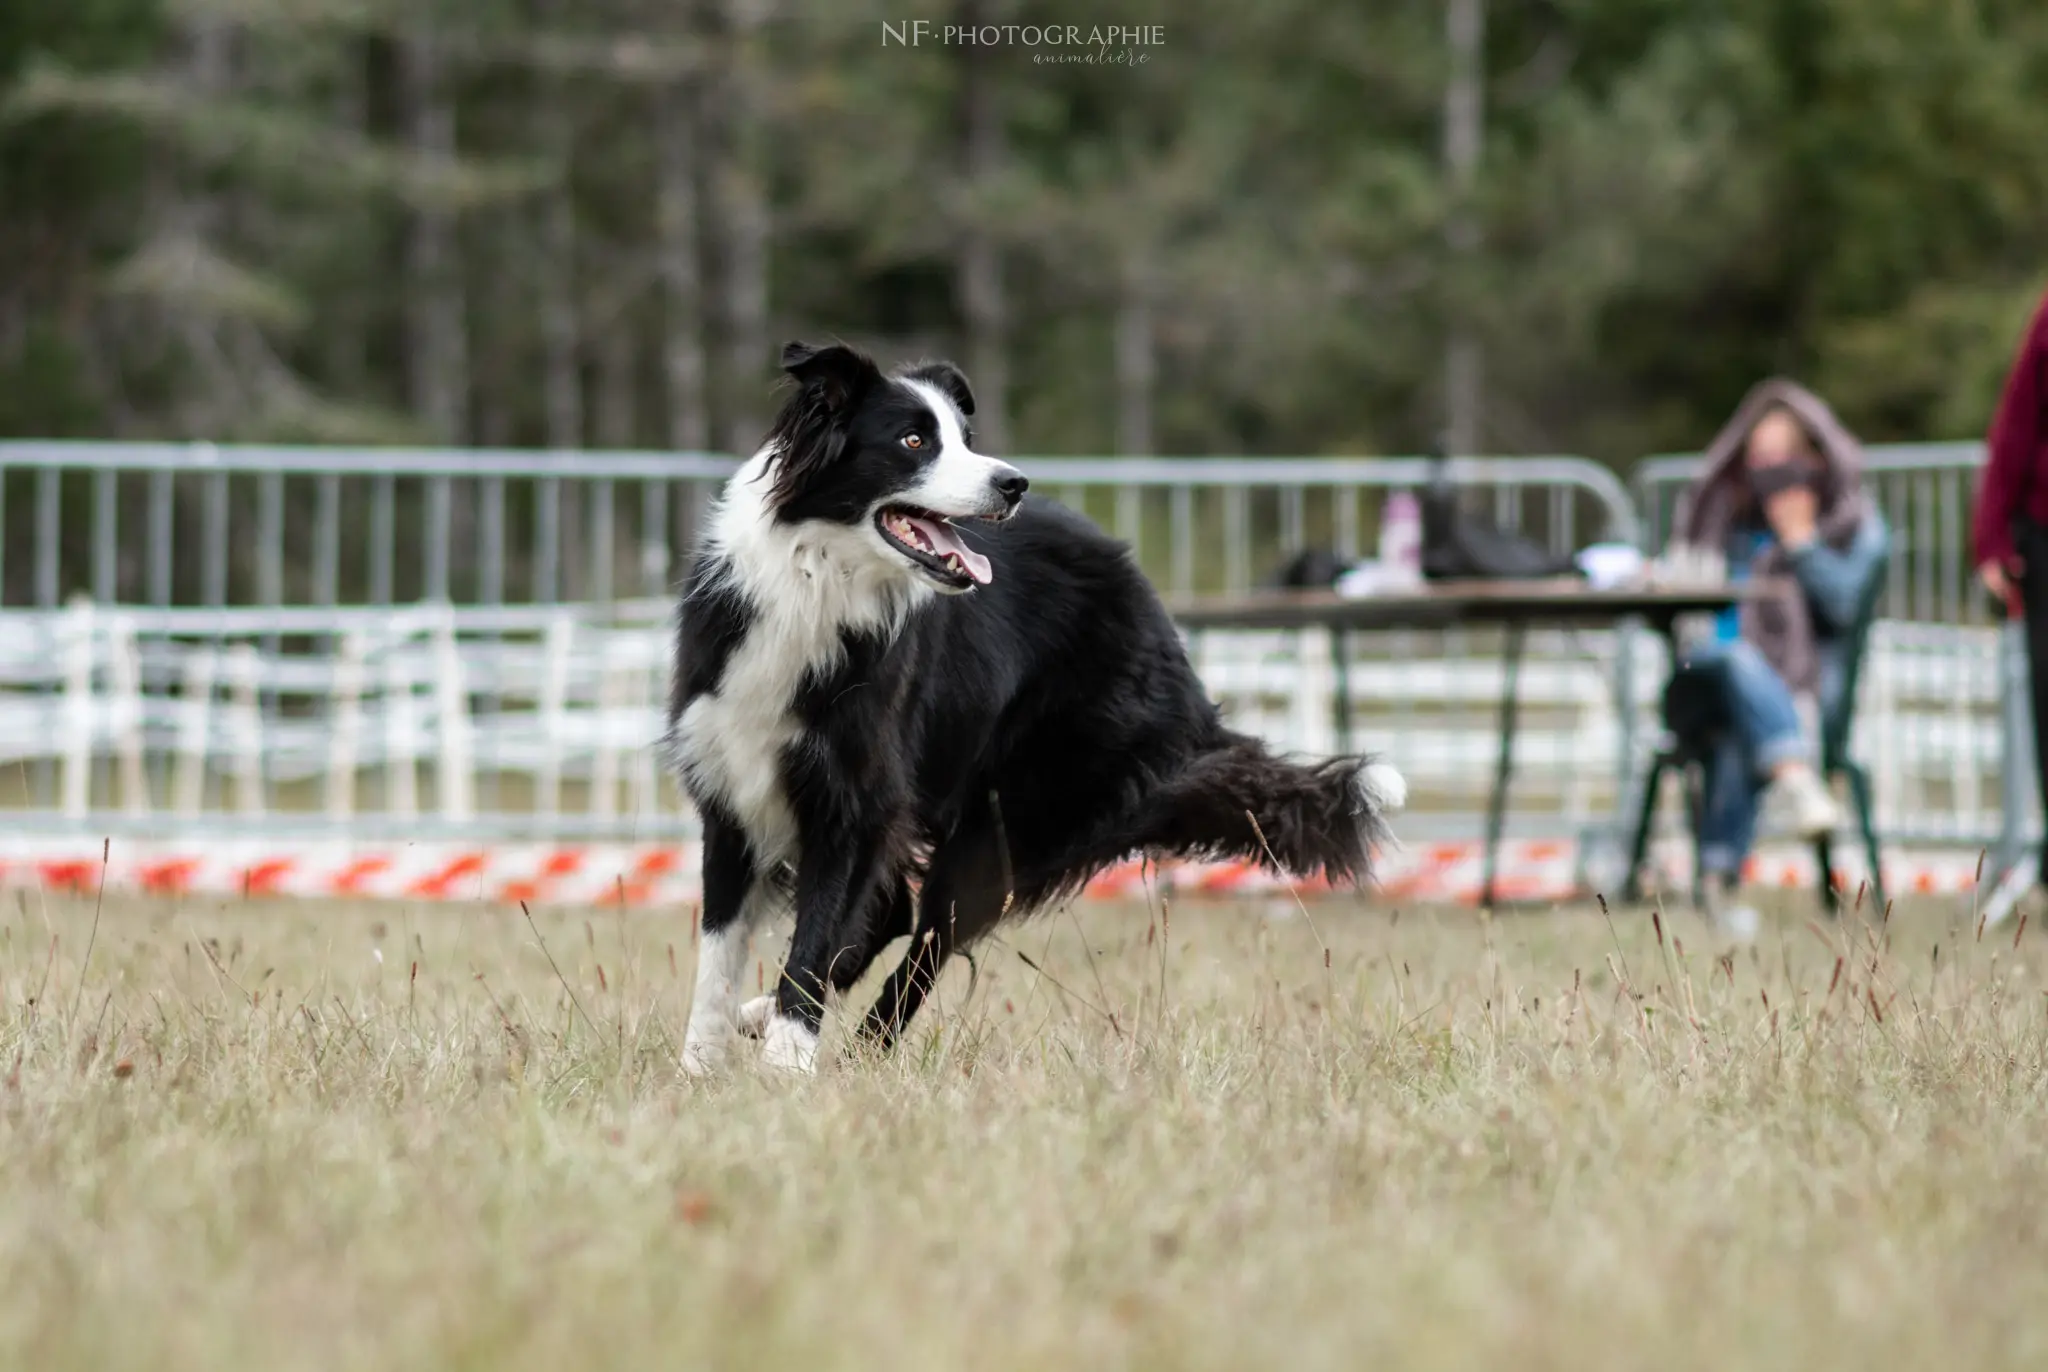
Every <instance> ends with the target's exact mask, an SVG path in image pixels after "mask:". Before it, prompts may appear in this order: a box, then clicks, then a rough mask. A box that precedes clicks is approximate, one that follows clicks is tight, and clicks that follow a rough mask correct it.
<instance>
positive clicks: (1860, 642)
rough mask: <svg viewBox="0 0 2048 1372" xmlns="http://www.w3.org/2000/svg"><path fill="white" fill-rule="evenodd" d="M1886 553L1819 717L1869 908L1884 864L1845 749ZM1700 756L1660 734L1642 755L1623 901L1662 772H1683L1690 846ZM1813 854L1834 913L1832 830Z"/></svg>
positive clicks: (1699, 889) (1866, 792)
mask: <svg viewBox="0 0 2048 1372" xmlns="http://www.w3.org/2000/svg"><path fill="white" fill-rule="evenodd" d="M1889 560H1890V559H1889V555H1887V557H1885V558H1883V559H1880V560H1879V561H1878V563H1877V564H1876V565H1875V566H1874V567H1873V568H1872V569H1871V573H1870V581H1869V584H1868V585H1867V586H1866V587H1865V588H1864V592H1863V597H1862V600H1861V602H1860V603H1859V604H1858V605H1857V607H1856V618H1855V619H1854V621H1853V622H1852V623H1851V625H1850V629H1849V633H1848V635H1847V643H1848V652H1847V654H1846V655H1845V665H1844V669H1843V670H1844V680H1843V682H1842V695H1841V703H1840V705H1839V706H1838V708H1837V709H1836V710H1835V711H1834V713H1833V714H1832V715H1829V716H1823V718H1822V719H1821V722H1820V765H1821V775H1822V776H1824V777H1826V778H1827V779H1829V780H1831V781H1832V780H1833V779H1834V778H1835V777H1838V776H1839V777H1842V778H1843V779H1845V780H1846V781H1847V782H1848V785H1849V800H1850V803H1851V804H1852V805H1853V806H1854V807H1855V817H1856V823H1857V826H1858V827H1859V828H1860V829H1861V830H1862V833H1863V852H1864V857H1865V860H1866V861H1867V863H1868V864H1869V867H1870V890H1869V897H1870V902H1871V905H1872V908H1874V909H1878V910H1882V909H1883V908H1884V903H1885V896H1884V868H1883V865H1882V862H1881V860H1880V854H1879V850H1878V843H1877V822H1876V816H1875V814H1874V812H1873V807H1872V803H1871V792H1870V773H1869V772H1867V771H1866V770H1864V768H1863V765H1862V764H1861V763H1859V762H1857V761H1856V760H1855V759H1854V758H1852V757H1850V756H1849V735H1850V733H1851V731H1852V730H1853V728H1854V725H1855V722H1856V691H1857V685H1858V682H1859V681H1860V680H1861V678H1862V675H1863V659H1864V656H1865V654H1866V652H1867V650H1868V649H1869V646H1870V626H1871V625H1872V624H1873V623H1875V622H1876V619H1877V606H1878V602H1879V600H1881V599H1882V598H1883V596H1884V583H1885V569H1886V566H1887V564H1888V563H1889ZM1707 764H1708V758H1707V756H1706V755H1705V754H1703V753H1701V752H1699V751H1697V750H1694V749H1689V748H1687V747H1686V746H1685V745H1684V744H1682V743H1680V742H1679V741H1678V740H1677V739H1676V738H1675V737H1671V736H1669V735H1667V736H1666V738H1665V740H1664V742H1663V743H1662V744H1661V745H1660V746H1659V748H1658V750H1657V754H1656V756H1655V757H1654V758H1652V759H1651V761H1650V770H1649V774H1648V775H1647V776H1646V777H1645V778H1644V779H1643V792H1642V803H1641V806H1640V809H1639V810H1638V812H1637V816H1636V828H1635V838H1634V840H1633V841H1632V842H1631V843H1630V845H1629V864H1628V881H1627V884H1626V886H1625V888H1624V897H1625V898H1626V899H1627V900H1629V901H1631V902H1634V901H1639V900H1641V899H1642V870H1643V858H1644V855H1645V854H1646V853H1647V852H1648V851H1649V846H1650V831H1651V828H1652V827H1653V826H1654V824H1655V822H1656V818H1657V795H1658V783H1659V782H1661V781H1662V780H1663V777H1664V774H1665V772H1667V771H1672V770H1676V771H1678V772H1679V774H1680V775H1681V776H1683V777H1684V778H1685V807H1686V823H1687V828H1688V829H1689V830H1690V831H1691V833H1692V836H1693V843H1694V844H1695V846H1697V844H1698V843H1699V836H1700V828H1701V824H1702V821H1703V819H1704V816H1705V813H1706V805H1705V778H1706V768H1707ZM1813 856H1814V862H1815V865H1816V866H1817V867H1818V868H1819V871H1820V887H1821V889H1820V896H1821V903H1822V904H1823V905H1824V906H1825V907H1826V909H1827V911H1828V913H1829V914H1830V915H1834V914H1837V913H1839V912H1840V910H1841V903H1842V893H1841V892H1840V891H1838V890H1837V889H1836V888H1835V877H1834V873H1835V862H1834V836H1833V835H1832V834H1823V835H1821V836H1820V837H1819V838H1817V839H1815V840H1814V844H1813ZM1704 897H1705V891H1704V889H1703V886H1702V879H1701V877H1700V874H1699V871H1698V867H1697V865H1695V867H1694V875H1693V888H1692V898H1693V903H1694V904H1695V905H1699V904H1703V903H1704Z"/></svg>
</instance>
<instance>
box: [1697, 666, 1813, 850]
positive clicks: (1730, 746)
mask: <svg viewBox="0 0 2048 1372" xmlns="http://www.w3.org/2000/svg"><path fill="white" fill-rule="evenodd" d="M1686 663H1687V665H1688V666H1689V667H1692V668H1694V669H1695V670H1697V669H1701V668H1706V669H1711V670H1714V671H1716V672H1717V673H1718V675H1719V676H1720V678H1721V685H1722V690H1723V692H1724V699H1725V700H1726V702H1727V705H1728V714H1729V718H1730V721H1731V723H1730V727H1729V728H1728V729H1727V730H1726V732H1724V733H1723V734H1722V735H1721V736H1720V737H1719V738H1717V739H1714V740H1712V747H1711V749H1710V750H1709V754H1708V757H1709V760H1708V764H1707V794H1706V812H1705V814H1703V815H1702V816H1701V822H1700V853H1699V863H1700V870H1701V871H1703V872H1705V873H1706V874H1708V875H1710V876H1720V877H1726V878H1729V879H1730V880H1732V879H1734V878H1735V877H1736V876H1737V875H1738V874H1739V873H1740V872H1741V870H1742V861H1743V859H1744V858H1746V857H1748V856H1749V849H1750V845H1751V844H1752V843H1754V842H1755V841H1756V820H1757V812H1758V810H1759V809H1760V805H1761V801H1762V799H1763V793H1764V787H1765V786H1767V785H1768V784H1769V783H1770V779H1771V773H1772V771H1774V770H1775V769H1776V768H1779V767H1782V766H1784V765H1785V764H1786V763H1788V762H1808V761H1811V759H1812V749H1811V748H1810V747H1809V745H1808V744H1807V741H1806V737H1805V735H1804V734H1803V733H1801V731H1800V724H1799V711H1798V709H1797V707H1796V706H1795V705H1794V704H1793V701H1792V688H1791V687H1789V686H1787V685H1786V684H1785V682H1784V679H1783V678H1781V677H1780V676H1779V675H1778V674H1777V672H1776V671H1775V670H1773V669H1772V667H1771V664H1770V663H1768V662H1766V661H1764V658H1763V655H1762V654H1761V653H1759V652H1757V650H1756V649H1755V648H1754V647H1752V646H1750V645H1749V644H1748V643H1745V642H1741V641H1739V640H1738V641H1736V642H1733V643H1729V642H1723V641H1715V642H1710V643H1703V644H1701V645H1699V646H1698V647H1697V648H1695V649H1693V650H1692V651H1691V652H1690V653H1689V654H1688V655H1687V658H1686ZM1688 741H1690V742H1698V741H1700V740H1688Z"/></svg>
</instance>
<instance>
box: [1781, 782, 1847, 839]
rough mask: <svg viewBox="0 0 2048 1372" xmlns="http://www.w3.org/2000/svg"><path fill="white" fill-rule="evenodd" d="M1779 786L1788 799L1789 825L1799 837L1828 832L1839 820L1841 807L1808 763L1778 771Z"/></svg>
mask: <svg viewBox="0 0 2048 1372" xmlns="http://www.w3.org/2000/svg"><path fill="white" fill-rule="evenodd" d="M1777 784H1778V788H1779V790H1780V791H1782V792H1783V793H1784V796H1785V799H1786V800H1787V801H1788V802H1789V805H1788V809H1789V810H1790V812H1791V816H1792V829H1793V832H1795V833H1797V834H1798V835H1799V836H1800V837H1801V838H1819V837H1820V836H1821V835H1822V834H1831V833H1833V832H1834V831H1835V826H1836V825H1838V824H1840V823H1841V822H1842V811H1841V808H1840V807H1839V806H1837V805H1836V804H1835V798H1834V796H1833V795H1831V794H1830V793H1829V792H1828V788H1827V783H1826V782H1824V781H1822V780H1821V779H1820V774H1819V773H1818V772H1815V771H1814V770H1813V768H1811V767H1807V766H1803V765H1802V766H1798V767H1789V768H1787V769H1786V770H1785V771H1783V772H1781V773H1779V774H1778V781H1777Z"/></svg>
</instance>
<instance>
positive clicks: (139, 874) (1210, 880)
mask: <svg viewBox="0 0 2048 1372" xmlns="http://www.w3.org/2000/svg"><path fill="white" fill-rule="evenodd" d="M1843 847H1844V848H1846V847H1847V845H1844V846H1843ZM1857 856H1858V854H1857V853H1854V852H1844V851H1843V849H1842V848H1838V850H1837V857H1838V861H1840V862H1841V864H1842V865H1841V867H1840V868H1839V869H1838V871H1837V874H1836V879H1837V882H1838V884H1839V885H1841V886H1842V887H1843V888H1844V889H1847V890H1853V889H1854V888H1855V886H1856V885H1857V883H1858V882H1859V881H1861V880H1862V869H1861V864H1860V863H1859V862H1857V861H1856V858H1857ZM699 857H700V847H699V845H698V844H697V843H696V842H695V841H684V842H679V843H670V844H652V843H640V844H632V843H588V844H534V843H505V844H460V843H440V842H436V843H402V844H373V843H361V842H349V841H346V840H319V839H314V840H307V841H304V842H299V843H288V842H278V841H257V840H248V841H242V840H234V839H214V840H198V839H160V840H135V841H126V840H116V841H115V842H114V843H113V844H112V845H111V848H110V849H109V850H108V852H107V856H106V861H105V880H106V886H107V889H108V890H110V891H131V892H141V893H153V894H158V895H172V896H176V895H213V896H242V897H301V898H327V899H348V900H399V901H428V900H435V901H439V900H448V901H484V902H499V903H504V904H512V903H515V902H517V901H522V900H523V901H527V902H529V903H532V904H536V905H538V904H551V905H612V904H624V905H631V906H659V905H677V904H684V903H688V902H690V901H694V900H696V899H697V898H698V895H699V892H700V887H699V883H698V861H699ZM1656 858H1657V862H1656V866H1657V868H1658V869H1659V870H1660V871H1661V872H1662V873H1663V874H1664V877H1665V880H1666V883H1667V889H1671V890H1683V889H1684V883H1685V882H1686V880H1687V878H1688V874H1689V870H1690V857H1689V854H1688V853H1687V852H1686V851H1685V849H1684V846H1683V845H1673V846H1672V847H1670V848H1667V849H1662V850H1660V851H1659V852H1658V853H1657V855H1656ZM101 865H102V864H101V840H99V839H97V838H77V839H39V838H29V839H0V885H16V886H40V887H43V888H46V889H52V890H68V891H79V892H93V891H97V890H98V889H99V888H100V881H101ZM1484 866H1485V854H1484V852H1483V850H1482V847H1481V845H1480V844H1478V843H1476V842H1464V843H1423V844H1414V845H1410V846H1407V847H1403V848H1399V849H1395V850H1393V851H1390V852H1387V853H1385V854H1383V855H1382V856H1381V859H1380V865H1379V873H1378V875H1379V883H1378V890H1377V892H1376V893H1375V894H1376V898H1377V899H1378V900H1380V901H1382V902H1388V903H1398V902H1413V903H1417V904H1457V903H1465V904H1470V903H1473V902H1476V901H1477V900H1478V897H1479V890H1480V883H1481V882H1482V880H1483V879H1484ZM1976 871H1977V855H1976V854H1975V853H1974V852H1967V851H1960V850H1957V851H1940V850H1935V851H1921V852H1898V853H1887V854H1886V862H1885V881H1886V887H1887V889H1888V891H1889V892H1890V893H1892V894H1893V895H1908V894H1920V895H1939V894H1960V893H1965V892H1968V891H1969V890H1970V889H1971V887H1972V886H1973V885H1974V883H1975V880H1976ZM1746 875H1747V877H1748V879H1749V880H1750V881H1751V882H1753V883H1759V884H1763V885H1768V886H1783V887H1808V886H1811V885H1813V884H1814V880H1815V874H1814V867H1813V857H1812V854H1811V852H1810V851H1808V850H1804V849H1799V848H1769V849H1765V850H1764V851H1763V852H1761V853H1759V854H1758V855H1757V856H1755V857H1753V858H1752V859H1751V860H1750V864H1749V868H1748V870H1747V873H1746ZM1496 885H1497V887H1498V890H1499V893H1500V896H1501V898H1502V899H1503V900H1508V901H1516V902H1526V901H1545V900H1570V899H1574V898H1578V897H1582V896H1584V895H1586V894H1587V892H1585V891H1583V890H1582V889H1581V888H1580V885H1579V864H1578V845H1577V844H1576V843H1574V842H1571V841H1569V840H1510V841H1508V842H1505V843H1503V844H1502V845H1501V853H1500V870H1499V875H1498V878H1497V882H1496ZM1290 886H1291V887H1292V889H1294V890H1297V891H1300V892H1303V893H1308V892H1311V891H1314V890H1316V889H1317V887H1318V883H1313V882H1295V883H1290V882H1288V881H1285V880H1283V879H1281V878H1279V877H1275V876H1273V875H1272V874H1270V873H1268V872H1265V871H1262V870H1260V869H1259V868H1257V867H1254V866H1252V865H1250V864H1248V863H1235V862H1217V863H1173V864H1161V865H1153V866H1147V865H1142V864H1139V863H1135V862H1132V863H1126V864H1124V865H1122V866H1119V867H1116V868H1113V869H1111V870H1110V871H1107V872H1105V873H1103V874H1102V875H1101V876H1099V877H1097V878H1096V879H1095V880H1094V881H1092V882H1090V883H1089V885H1088V890H1087V894H1088V895H1089V896H1092V897H1098V898H1108V899H1142V898H1143V897H1144V896H1145V895H1146V893H1147V892H1148V891H1161V892H1167V893H1171V894H1173V895H1176V896H1225V897H1228V896H1239V895H1253V894H1262V893H1277V892H1282V891H1285V890H1287V889H1289V888H1290Z"/></svg>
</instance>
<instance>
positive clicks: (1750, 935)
mask: <svg viewBox="0 0 2048 1372" xmlns="http://www.w3.org/2000/svg"><path fill="white" fill-rule="evenodd" d="M1728 894H1729V893H1728V887H1727V885H1726V884H1725V882H1724V881H1723V880H1722V879H1721V878H1719V877H1708V878H1707V880H1706V883H1705V887H1704V895H1705V897H1706V907H1707V909H1706V914H1707V922H1708V923H1710V924H1712V925H1713V926H1714V932H1715V933H1717V934H1719V935H1720V936H1721V937H1722V938H1724V939H1727V940H1728V941H1729V942H1730V943H1732V944H1735V945H1737V946H1738V947H1743V948H1747V947H1748V946H1749V945H1750V944H1752V943H1755V942H1756V935H1757V929H1758V928H1759V927H1760V926H1761V925H1762V923H1763V920H1762V918H1761V917H1760V916H1759V915H1758V914H1757V912H1756V910H1755V908H1754V907H1752V906H1748V905H1732V904H1730V903H1729V900H1728Z"/></svg>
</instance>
